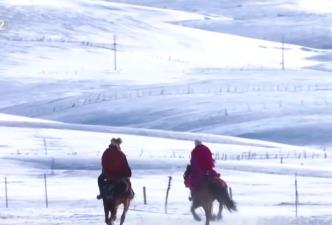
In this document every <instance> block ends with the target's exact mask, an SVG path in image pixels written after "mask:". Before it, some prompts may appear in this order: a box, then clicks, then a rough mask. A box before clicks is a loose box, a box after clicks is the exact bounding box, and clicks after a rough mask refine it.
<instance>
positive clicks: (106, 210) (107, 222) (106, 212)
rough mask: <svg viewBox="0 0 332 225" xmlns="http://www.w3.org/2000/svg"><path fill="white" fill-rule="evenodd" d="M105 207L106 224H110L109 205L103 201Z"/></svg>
mask: <svg viewBox="0 0 332 225" xmlns="http://www.w3.org/2000/svg"><path fill="white" fill-rule="evenodd" d="M103 205H104V214H105V223H106V224H109V221H110V220H109V218H108V217H109V209H108V207H107V203H106V201H105V200H103Z"/></svg>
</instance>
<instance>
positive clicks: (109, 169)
mask: <svg viewBox="0 0 332 225" xmlns="http://www.w3.org/2000/svg"><path fill="white" fill-rule="evenodd" d="M101 161H102V167H103V173H104V174H105V175H106V176H107V177H109V178H110V179H114V180H118V179H121V178H125V177H131V169H130V167H129V165H128V161H127V157H126V155H125V154H124V153H123V152H122V151H121V150H120V147H118V146H116V145H110V146H109V147H108V148H107V149H106V150H105V152H104V154H103V156H102V158H101Z"/></svg>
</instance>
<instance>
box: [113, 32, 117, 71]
mask: <svg viewBox="0 0 332 225" xmlns="http://www.w3.org/2000/svg"><path fill="white" fill-rule="evenodd" d="M113 48H114V71H116V70H117V58H116V53H117V52H116V51H117V49H116V36H115V35H113Z"/></svg>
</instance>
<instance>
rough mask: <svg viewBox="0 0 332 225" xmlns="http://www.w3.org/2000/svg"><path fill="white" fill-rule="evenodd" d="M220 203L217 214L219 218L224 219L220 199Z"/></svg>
mask: <svg viewBox="0 0 332 225" xmlns="http://www.w3.org/2000/svg"><path fill="white" fill-rule="evenodd" d="M218 203H219V211H218V215H217V220H221V219H222V209H223V207H222V202H221V201H219V200H218Z"/></svg>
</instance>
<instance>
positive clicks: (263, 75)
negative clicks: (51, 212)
mask: <svg viewBox="0 0 332 225" xmlns="http://www.w3.org/2000/svg"><path fill="white" fill-rule="evenodd" d="M140 3H141V4H147V3H145V2H144V1H142V2H140ZM157 3H158V2H156V3H155V4H153V5H155V6H165V5H164V4H165V2H159V3H158V4H157ZM196 3H197V4H192V5H191V4H189V3H188V4H184V3H183V2H181V1H179V2H177V1H174V2H173V3H172V4H170V5H168V8H175V9H178V10H179V9H183V10H187V9H188V8H187V7H189V6H190V7H196V9H195V8H192V9H190V10H191V11H195V12H184V11H174V10H170V9H164V8H151V7H147V6H137V5H127V4H122V3H121V4H120V3H113V2H108V1H94V2H91V1H69V0H68V1H61V2H59V3H57V4H55V3H54V1H21V0H20V1H19V0H15V1H4V2H3V3H1V7H0V10H1V12H2V13H1V15H2V17H3V18H4V21H5V22H6V23H5V27H4V29H3V30H2V31H1V33H0V35H1V37H2V38H1V40H0V41H1V42H2V46H3V50H2V51H1V53H0V54H1V58H3V59H4V61H3V62H2V63H1V64H0V77H1V81H0V85H1V86H2V87H3V88H2V89H1V92H2V96H3V97H2V98H1V101H0V106H1V109H0V111H1V112H5V113H12V114H18V115H25V116H31V117H41V118H47V119H53V120H59V121H63V122H69V123H83V124H96V125H111V126H125V127H138V128H155V129H163V130H174V131H191V132H197V131H199V132H207V133H212V134H226V135H235V136H242V137H250V138H258V139H263V140H271V141H280V142H284V143H290V144H298V145H314V146H319V147H320V146H321V145H323V146H327V147H328V146H329V145H330V140H329V137H328V136H325V134H326V135H327V134H328V131H329V129H330V128H329V127H331V126H330V125H329V124H330V122H329V121H330V120H331V119H330V116H329V115H330V100H329V99H330V93H331V92H330V90H331V82H330V80H331V79H330V74H329V73H328V72H320V71H319V70H318V71H314V70H306V69H304V68H308V67H311V68H318V67H319V68H320V69H322V68H328V67H329V66H330V63H329V61H327V59H328V55H325V54H330V53H329V51H328V50H318V49H313V48H309V47H303V46H296V45H290V44H286V45H285V46H284V49H285V50H284V57H285V68H286V70H285V71H282V70H281V64H280V63H281V62H282V57H281V56H282V44H281V43H278V42H271V41H263V40H257V39H252V38H246V37H241V36H235V35H230V34H225V33H218V32H211V31H204V30H198V29H193V28H189V27H185V26H184V25H183V26H179V25H177V24H178V23H180V22H181V23H182V22H184V21H202V20H203V21H204V20H206V13H209V15H210V14H213V13H215V14H218V15H221V16H222V18H221V19H219V20H222V21H225V22H227V21H228V22H229V21H234V17H235V14H234V15H233V14H232V12H233V11H232V10H230V11H227V12H228V13H225V12H224V11H223V10H221V11H218V10H217V9H221V8H223V7H221V6H222V4H226V1H225V2H224V3H223V2H220V3H218V4H221V6H220V7H215V5H213V4H217V3H213V4H211V5H210V4H208V5H207V6H206V7H201V6H202V5H201V4H202V3H201V2H200V1H196ZM183 4H184V5H183ZM227 4H228V3H227ZM227 4H226V6H227ZM233 4H235V3H232V5H233ZM237 4H242V3H237ZM243 4H248V3H245V1H244V3H243ZM147 5H149V4H147ZM249 5H250V7H251V10H250V12H251V13H250V15H255V14H254V13H253V12H257V11H260V10H261V8H262V7H263V8H264V9H265V10H267V9H270V10H271V12H275V11H276V12H278V10H281V9H283V10H286V9H287V11H290V10H291V8H292V7H290V6H289V4H287V3H285V4H278V5H277V6H276V7H273V4H271V5H269V4H268V5H265V4H258V3H255V4H249ZM229 7H230V6H229ZM232 7H233V6H232ZM232 7H231V8H232ZM197 8H200V9H201V10H197ZM293 8H294V7H293ZM213 9H214V11H213ZM232 9H233V8H232ZM216 10H217V11H216ZM273 10H274V11H273ZM294 10H295V9H294ZM294 10H293V11H294ZM205 11H206V12H205ZM295 11H297V12H298V9H297V8H296V10H295ZM236 12H237V14H240V13H241V12H242V11H240V12H239V11H236V10H235V12H233V13H236ZM268 12H270V11H268ZM244 13H247V14H248V13H249V11H248V12H247V11H243V12H242V14H244ZM298 13H300V12H298ZM306 13H308V12H307V11H303V15H306ZM237 14H236V15H237ZM275 14H276V13H274V14H272V15H275ZM292 15H293V14H292ZM294 15H296V14H294ZM301 15H302V14H301ZM319 15H323V16H326V18H328V14H327V15H326V14H319ZM232 18H233V19H232ZM263 18H265V17H263ZM273 18H274V17H273ZM323 18H325V17H323ZM261 19H262V18H261ZM243 20H244V19H243ZM209 21H210V20H209ZM264 21H266V22H271V23H274V22H273V19H271V18H270V17H267V18H265V20H264ZM296 21H298V20H297V19H293V20H291V22H296ZM288 22H289V20H287V23H288ZM233 27H237V26H236V25H234V26H233ZM204 29H205V28H204ZM211 29H212V30H214V26H212V27H210V28H207V30H211ZM215 30H216V31H218V29H217V28H216V29H215ZM241 30H243V31H245V32H247V33H248V34H253V33H254V32H251V28H250V29H249V28H248V29H241ZM264 30H265V29H264ZM275 30H278V29H275ZM267 34H269V35H270V36H269V37H274V36H275V35H274V34H273V33H270V32H267ZM114 35H115V36H116V44H117V45H116V46H117V56H116V57H117V64H116V66H117V68H116V71H115V70H114V69H115V68H114V66H115V64H114V51H113V48H114V46H113V38H114ZM245 36H247V35H245ZM301 36H305V35H301ZM255 37H256V36H255ZM326 37H328V36H326ZM267 39H271V38H267ZM271 40H274V39H273V38H272V39H271ZM295 43H298V44H302V42H295ZM21 93H25V94H24V95H22V94H21ZM9 99H10V100H9ZM198 105H199V107H198ZM207 115H208V116H207ZM189 118H190V119H189ZM321 118H324V120H323V119H321ZM266 124H269V126H266ZM280 124H282V127H280ZM307 127H310V128H312V131H311V132H302V131H303V130H306V129H307ZM288 131H289V132H288ZM290 133H292V134H291V135H290ZM316 134H323V135H316Z"/></svg>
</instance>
